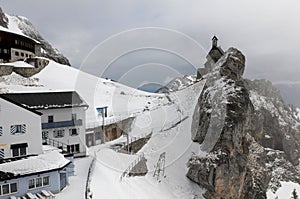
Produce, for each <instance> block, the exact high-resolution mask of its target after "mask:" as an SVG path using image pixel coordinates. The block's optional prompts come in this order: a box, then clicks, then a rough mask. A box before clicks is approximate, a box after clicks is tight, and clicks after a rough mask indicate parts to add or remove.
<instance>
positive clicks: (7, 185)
mask: <svg viewBox="0 0 300 199" xmlns="http://www.w3.org/2000/svg"><path fill="white" fill-rule="evenodd" d="M2 193H3V195H6V194H9V184H4V185H2Z"/></svg>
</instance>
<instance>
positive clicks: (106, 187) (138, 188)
mask: <svg viewBox="0 0 300 199" xmlns="http://www.w3.org/2000/svg"><path fill="white" fill-rule="evenodd" d="M203 86H204V82H203V81H202V82H199V83H196V84H195V85H192V86H190V87H187V88H186V89H183V90H180V91H177V92H174V93H171V94H170V96H169V98H171V101H173V102H174V103H172V104H168V105H165V106H161V107H159V108H157V109H155V110H150V111H147V112H145V113H144V114H142V115H138V116H137V119H136V122H139V125H134V127H133V129H132V132H131V133H130V135H134V136H138V135H139V133H138V132H140V133H141V134H145V132H148V133H150V132H152V133H153V134H152V137H151V139H150V140H149V142H148V143H147V144H146V145H145V146H144V147H143V148H142V150H141V151H140V152H139V153H144V155H145V158H146V159H147V167H148V170H149V172H148V174H147V175H146V176H145V177H131V178H123V179H122V181H120V176H121V174H122V172H123V171H124V170H125V169H126V168H127V167H128V166H129V165H130V163H131V162H132V161H133V160H134V159H136V158H137V155H127V154H120V153H117V152H115V151H113V150H111V149H103V148H102V149H101V150H100V151H99V148H101V146H95V147H93V148H92V149H91V150H93V151H98V152H97V156H96V157H97V161H96V163H95V168H94V171H93V175H92V181H91V190H92V193H93V198H149V199H150V198H151V199H152V198H193V197H194V196H195V195H198V196H201V195H202V194H203V190H202V189H201V188H199V186H198V185H196V184H195V183H192V182H191V181H190V180H188V179H187V177H186V173H187V167H186V163H187V161H188V159H189V158H190V157H191V155H192V154H193V153H196V154H198V153H199V152H200V151H199V150H200V148H199V145H198V144H194V143H193V142H192V141H191V123H192V117H191V115H192V114H193V111H194V108H195V106H196V103H197V100H198V97H199V95H200V92H201V90H202V89H203ZM186 116H188V118H187V119H185V118H186ZM145 118H148V119H145ZM178 121H181V122H180V123H179V124H178V125H175V124H176V123H178ZM173 125H175V126H173ZM172 126H173V127H172ZM157 127H159V128H157ZM170 127H171V128H170ZM161 129H163V131H161ZM162 152H166V171H165V172H166V178H163V177H162V178H161V182H160V183H159V182H158V181H157V180H156V178H153V177H152V176H153V172H154V165H156V163H157V161H158V159H159V156H160V154H161V153H162ZM91 154H92V153H91Z"/></svg>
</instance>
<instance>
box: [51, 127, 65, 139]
mask: <svg viewBox="0 0 300 199" xmlns="http://www.w3.org/2000/svg"><path fill="white" fill-rule="evenodd" d="M64 136H65V130H64V129H61V130H54V131H53V137H55V138H62V137H64Z"/></svg>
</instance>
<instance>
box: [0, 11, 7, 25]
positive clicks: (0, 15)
mask: <svg viewBox="0 0 300 199" xmlns="http://www.w3.org/2000/svg"><path fill="white" fill-rule="evenodd" d="M7 22H8V19H7V18H6V16H5V14H4V12H3V11H2V9H1V7H0V26H2V27H4V28H7Z"/></svg>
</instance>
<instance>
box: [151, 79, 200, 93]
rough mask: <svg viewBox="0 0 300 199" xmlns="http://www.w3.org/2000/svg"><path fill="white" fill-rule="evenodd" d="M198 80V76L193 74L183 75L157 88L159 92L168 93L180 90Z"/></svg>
mask: <svg viewBox="0 0 300 199" xmlns="http://www.w3.org/2000/svg"><path fill="white" fill-rule="evenodd" d="M195 82H196V76H193V75H191V76H190V75H185V76H183V77H176V78H175V79H173V80H172V81H170V82H169V83H168V84H167V85H165V86H164V87H161V88H160V89H159V90H157V93H168V92H172V91H178V90H181V89H184V88H186V87H188V86H190V85H193V84H194V83H195Z"/></svg>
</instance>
